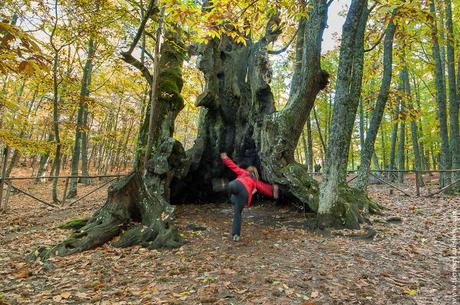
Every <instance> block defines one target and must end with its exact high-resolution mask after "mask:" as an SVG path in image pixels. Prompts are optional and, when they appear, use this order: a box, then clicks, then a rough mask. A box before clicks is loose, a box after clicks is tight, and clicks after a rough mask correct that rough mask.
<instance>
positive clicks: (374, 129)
mask: <svg viewBox="0 0 460 305" xmlns="http://www.w3.org/2000/svg"><path fill="white" fill-rule="evenodd" d="M395 14H396V13H393V16H395ZM393 16H392V17H393ZM395 32H396V25H395V24H394V23H393V20H391V21H390V23H389V24H388V28H387V30H386V33H385V38H384V43H383V76H382V83H381V85H380V90H379V95H378V97H377V102H376V105H375V107H374V111H373V112H372V117H371V122H370V124H369V129H368V130H367V135H366V140H365V142H364V144H363V146H362V150H361V165H360V167H359V171H358V180H357V184H356V186H357V187H358V188H359V189H361V190H363V191H365V190H366V188H367V185H368V181H369V173H370V162H371V156H372V155H373V154H374V153H375V141H376V140H377V134H378V131H379V128H380V125H381V122H382V118H383V114H384V112H385V106H386V103H387V101H388V95H389V92H390V85H391V78H392V70H393V69H392V65H393V38H394V35H395ZM362 133H363V134H364V131H362ZM363 136H364V135H363Z"/></svg>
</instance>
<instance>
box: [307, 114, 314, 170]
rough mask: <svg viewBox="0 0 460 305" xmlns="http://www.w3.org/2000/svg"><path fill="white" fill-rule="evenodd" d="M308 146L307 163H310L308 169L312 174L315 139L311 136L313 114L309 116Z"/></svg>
mask: <svg viewBox="0 0 460 305" xmlns="http://www.w3.org/2000/svg"><path fill="white" fill-rule="evenodd" d="M307 145H308V155H307V156H308V158H307V163H308V169H309V171H310V172H313V171H314V168H313V160H314V158H313V157H314V156H313V137H312V134H311V112H310V114H309V115H308V119H307Z"/></svg>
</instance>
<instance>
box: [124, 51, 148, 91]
mask: <svg viewBox="0 0 460 305" xmlns="http://www.w3.org/2000/svg"><path fill="white" fill-rule="evenodd" d="M121 56H122V57H123V60H124V61H125V62H126V63H128V64H130V65H132V66H134V67H136V68H137V69H139V71H141V72H142V75H143V76H144V78H145V79H146V80H147V82H148V83H149V84H150V83H151V82H152V74H151V73H150V71H149V69H147V67H146V66H145V65H143V64H142V63H141V62H140V61H139V60H137V59H136V58H134V56H132V55H131V54H129V53H127V52H122V53H121Z"/></svg>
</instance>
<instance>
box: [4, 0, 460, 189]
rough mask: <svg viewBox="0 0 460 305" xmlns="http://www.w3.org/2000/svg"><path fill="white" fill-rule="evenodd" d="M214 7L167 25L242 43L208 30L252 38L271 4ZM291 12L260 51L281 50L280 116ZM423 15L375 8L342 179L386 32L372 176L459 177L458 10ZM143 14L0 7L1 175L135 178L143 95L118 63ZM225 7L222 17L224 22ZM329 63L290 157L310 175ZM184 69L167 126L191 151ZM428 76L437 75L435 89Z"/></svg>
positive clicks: (325, 110) (331, 55)
mask: <svg viewBox="0 0 460 305" xmlns="http://www.w3.org/2000/svg"><path fill="white" fill-rule="evenodd" d="M221 2H222V3H220V2H219V4H218V5H216V7H217V8H216V9H215V10H214V11H213V12H209V13H203V12H201V11H200V3H199V2H196V3H194V2H193V1H164V4H163V5H164V8H165V10H166V11H165V22H166V26H170V25H169V24H174V23H177V22H181V23H183V27H184V28H185V29H186V31H187V35H186V36H187V40H188V43H189V44H190V45H192V44H196V43H202V42H205V41H206V40H208V39H212V38H215V37H219V36H220V35H222V34H227V35H228V34H230V36H231V37H235V38H237V39H240V40H241V43H244V38H242V37H241V36H238V34H237V33H235V32H230V33H228V31H227V30H226V29H224V28H222V27H218V26H217V25H218V24H219V23H222V22H223V19H224V18H226V17H227V16H226V15H225V14H227V15H229V16H230V15H233V16H234V15H244V16H247V17H246V18H248V20H250V21H251V24H250V25H249V27H250V29H248V31H249V30H251V31H254V32H255V33H257V32H258V31H259V32H260V31H261V28H263V27H264V19H266V15H265V12H267V11H268V10H269V8H270V7H271V6H270V5H271V3H270V1H254V3H252V2H249V1H248V3H246V2H245V1H221ZM288 2H289V3H279V4H278V5H280V7H282V11H283V28H282V29H283V32H282V37H281V39H280V40H279V41H277V42H276V43H274V44H271V45H270V46H269V48H270V49H273V50H277V49H281V48H282V49H283V50H282V51H284V52H283V53H281V52H277V53H278V54H273V55H271V56H272V57H273V58H271V61H272V62H273V65H272V69H273V79H272V82H271V86H272V88H273V94H274V98H275V103H276V107H277V108H278V109H282V108H283V107H284V105H286V103H287V99H288V92H289V90H290V80H291V77H292V73H293V71H294V68H293V66H294V61H295V43H294V42H292V40H293V39H295V33H296V28H295V26H296V22H297V20H298V18H300V16H299V15H301V12H300V11H298V12H296V6H297V5H298V4H297V3H296V2H295V1H293V2H290V1H288ZM429 4H430V3H429V2H425V1H422V2H420V1H409V2H407V3H405V4H401V3H398V1H389V2H383V3H378V4H375V8H374V9H373V11H372V12H371V14H370V17H369V21H368V26H367V29H366V34H365V48H366V52H365V57H364V73H363V75H364V77H363V82H362V92H361V97H360V102H359V111H358V116H357V118H356V124H355V127H354V131H353V136H352V142H351V145H350V152H349V162H348V169H349V170H355V169H357V167H358V165H359V164H360V159H361V154H360V151H361V148H362V147H364V141H365V135H366V133H367V132H368V128H369V125H370V124H373V122H371V116H372V113H373V111H374V109H375V107H376V101H377V96H378V92H379V87H380V83H381V82H382V75H383V73H384V69H385V68H386V67H384V65H383V52H384V45H383V37H384V35H385V33H386V31H387V25H388V23H389V22H390V21H393V22H394V23H395V24H396V25H397V28H398V30H397V31H396V34H395V37H394V46H393V48H394V56H393V57H394V59H393V64H392V66H391V69H392V70H393V75H394V77H393V78H392V81H391V84H390V88H389V93H388V102H387V103H386V107H385V111H384V114H383V118H382V121H381V124H380V128H379V130H378V135H377V136H376V139H375V154H373V156H372V160H373V162H372V165H371V166H372V168H373V169H396V168H398V169H415V168H416V166H417V162H419V163H420V164H419V166H420V168H421V169H438V168H442V169H450V168H458V167H459V161H458V159H459V157H458V150H457V151H456V150H455V145H458V144H456V142H455V139H454V138H455V136H452V134H453V132H454V133H455V129H453V128H454V127H455V126H454V125H455V121H456V122H457V125H458V114H457V112H458V103H456V101H455V99H456V97H455V96H456V94H455V91H456V90H458V87H455V86H456V85H455V84H456V77H457V78H458V74H457V75H456V74H455V69H456V68H457V70H458V67H456V65H458V54H459V52H457V53H454V49H455V47H456V46H457V45H458V43H459V37H458V35H456V33H458V27H459V24H458V21H459V20H460V18H459V16H458V11H459V10H458V9H456V5H457V6H458V4H457V3H456V2H455V1H453V3H452V5H453V9H452V10H450V11H449V10H447V8H448V6H449V5H450V3H448V2H445V1H439V3H434V4H435V8H434V9H435V12H432V13H430V7H429ZM145 6H146V3H142V1H141V2H136V1H95V2H93V1H57V2H52V1H4V2H3V3H2V4H1V7H0V9H1V11H0V13H1V18H2V23H1V24H0V26H1V30H2V33H3V34H2V40H1V42H2V45H1V53H0V56H1V61H0V72H1V75H2V76H1V99H0V107H1V108H0V111H1V121H0V129H1V130H0V137H1V145H2V147H3V148H5V147H6V148H7V149H8V150H9V154H8V156H9V159H8V162H7V170H6V176H9V175H11V173H12V171H13V170H14V169H15V168H18V167H27V168H30V169H32V173H31V174H32V175H34V176H37V177H40V176H43V175H45V173H47V174H49V175H59V174H60V173H62V172H71V173H72V174H73V175H77V174H79V173H81V174H82V175H87V174H88V173H90V172H91V173H99V174H106V173H109V172H112V173H114V172H120V171H126V170H127V169H129V168H131V167H132V162H133V159H134V155H135V154H136V147H137V135H138V132H139V126H140V122H141V121H142V118H143V115H144V113H145V109H146V103H147V101H148V98H147V97H148V86H147V85H146V83H145V81H144V80H143V79H142V78H141V77H139V75H138V72H137V71H136V70H135V69H133V67H132V66H130V65H127V64H126V63H125V62H124V61H123V60H122V59H121V55H120V53H121V52H122V51H123V50H125V49H126V48H127V47H128V46H129V44H130V40H131V39H132V37H133V35H134V34H135V32H136V29H137V26H138V23H139V20H140V19H141V16H142V14H144V13H145V12H144V10H145V9H146V8H145ZM398 6H401V7H399V8H398V13H397V14H394V16H392V15H391V14H392V12H393V11H394V10H395V8H396V7H398ZM224 7H226V8H228V11H225V12H224V11H221V9H220V8H224ZM344 13H346V12H344ZM434 14H435V15H434ZM333 18H334V17H333V16H332V17H330V19H333ZM432 18H434V20H435V24H436V28H435V29H433V28H432V24H431V22H432V21H433V19H432ZM452 21H453V22H452ZM235 23H236V24H235V27H239V26H240V24H238V20H236V21H235ZM148 26H149V28H148V29H147V30H146V33H145V35H151V36H154V35H155V31H156V27H157V25H156V24H154V23H152V24H149V25H148ZM246 26H247V25H246ZM433 31H435V32H434V34H433ZM453 34H455V35H453ZM256 35H257V34H256ZM433 35H435V36H434V37H435V38H436V41H437V43H438V50H437V51H436V48H434V47H433V44H434V40H433ZM143 39H144V40H143V41H144V43H143V44H142V45H141V46H140V47H139V48H138V49H137V50H136V52H138V53H139V54H138V55H139V56H140V57H141V61H143V62H145V64H146V66H152V65H153V63H152V62H153V56H154V55H153V54H152V53H154V51H153V50H154V46H153V45H148V43H145V41H146V40H145V38H143ZM148 41H149V40H147V42H148ZM237 41H238V40H237ZM150 43H152V42H150ZM284 46H286V47H284ZM338 52H339V49H338V48H335V49H332V50H328V51H327V52H324V53H323V54H322V67H323V69H325V70H326V71H327V72H328V73H330V75H331V76H330V84H329V86H328V87H327V89H326V90H324V91H322V92H321V93H320V94H319V95H318V97H317V100H316V102H315V107H314V108H313V111H312V113H311V114H310V117H309V119H308V120H307V123H306V125H305V128H304V131H303V133H302V137H301V141H299V143H298V145H297V149H296V152H295V157H296V159H297V160H298V161H299V162H301V163H305V164H306V165H308V167H309V169H310V171H313V165H314V164H317V163H318V164H323V163H324V159H325V151H326V145H327V143H328V138H329V137H330V132H331V126H332V124H331V119H332V112H333V111H332V108H333V103H334V90H335V79H336V73H337V68H338ZM273 53H275V52H273ZM454 54H456V55H457V56H456V55H454ZM455 56H456V57H455ZM438 61H439V62H438ZM183 69H184V70H183V74H184V75H183V79H184V81H185V83H184V87H183V89H182V92H181V94H182V96H183V98H184V101H185V107H184V109H183V110H182V111H181V113H180V114H179V116H178V119H177V120H176V128H175V133H174V137H175V138H176V139H178V140H179V141H181V142H182V143H183V145H184V147H185V148H190V147H191V146H192V144H193V142H194V139H195V137H196V134H197V120H198V112H199V107H196V106H195V101H196V99H197V97H198V96H199V94H200V93H201V92H202V90H203V88H204V80H203V76H202V74H201V72H200V71H199V70H198V69H197V68H196V57H195V56H190V57H187V59H186V62H185V64H184V67H183ZM438 69H439V71H438ZM436 73H438V74H440V75H439V78H440V81H439V84H438V83H436V80H437V79H436V78H435V75H436ZM406 74H407V75H406ZM439 86H441V88H439ZM437 98H438V99H439V101H438V103H436V101H437ZM443 107H444V109H443ZM440 110H441V111H440ZM374 124H375V123H374ZM457 133H458V131H457ZM457 143H458V140H457ZM414 145H416V146H418V147H415V146H414ZM443 151H445V152H444V154H446V155H447V154H449V155H450V156H451V157H448V156H447V157H446V161H442V158H441V156H442V155H443ZM2 164H3V163H2ZM74 187H75V186H74Z"/></svg>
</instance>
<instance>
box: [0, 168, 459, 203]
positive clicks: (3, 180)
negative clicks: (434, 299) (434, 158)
mask: <svg viewBox="0 0 460 305" xmlns="http://www.w3.org/2000/svg"><path fill="white" fill-rule="evenodd" d="M357 172H358V171H357V170H351V171H347V174H354V173H357ZM454 172H460V169H449V170H419V171H417V170H371V171H370V176H369V177H373V178H375V179H376V180H377V181H379V182H380V183H383V184H386V185H388V186H389V187H390V188H392V189H395V190H398V191H399V192H401V193H403V194H404V195H405V196H408V197H410V196H411V195H410V194H409V193H407V192H406V191H404V190H403V189H401V188H400V187H398V186H397V185H395V184H393V183H391V182H390V181H387V180H385V179H384V178H385V176H386V177H388V176H389V175H388V174H390V173H403V174H410V173H412V174H415V176H416V177H415V188H416V196H417V197H419V196H420V189H421V185H420V183H419V182H420V180H421V179H420V175H422V176H423V174H433V173H454ZM3 174H4V173H3ZM308 174H310V175H315V176H322V172H309V173H308ZM379 174H380V175H379ZM382 174H387V175H382ZM124 176H126V174H114V175H96V176H90V175H87V176H75V175H69V176H42V177H6V178H2V177H1V176H0V208H2V209H3V208H4V207H6V206H7V203H8V200H9V196H10V192H11V189H13V190H15V191H17V192H19V193H22V194H24V195H26V196H28V197H30V198H32V199H34V200H36V201H38V202H40V203H42V204H44V205H47V206H49V207H52V208H59V205H57V204H56V203H55V202H53V203H51V202H47V201H46V200H43V199H40V198H38V197H37V196H35V195H33V194H31V193H29V192H27V191H25V190H23V189H20V188H19V187H17V186H14V185H13V181H15V180H37V179H40V180H42V179H65V183H64V193H63V195H62V200H61V201H60V206H64V204H65V202H66V199H68V198H67V190H68V186H69V181H70V179H101V178H113V179H110V180H108V181H106V182H104V183H103V184H102V185H99V186H97V187H96V188H94V189H92V190H90V191H89V192H87V193H86V194H84V195H82V196H81V197H79V198H76V199H74V200H73V201H72V202H70V203H69V204H68V206H72V205H74V204H75V203H77V202H79V201H81V200H82V199H84V198H86V197H88V196H89V195H91V194H93V193H94V192H96V191H97V190H99V189H101V188H103V187H104V186H106V185H108V184H109V183H112V182H114V181H116V180H118V179H120V177H124ZM357 177H358V176H357V175H356V176H354V177H352V178H351V179H349V180H347V183H350V182H352V181H353V180H355V179H356V178H357ZM393 178H395V177H393ZM459 182H460V179H459V180H456V181H453V182H451V183H449V184H448V185H446V186H444V187H442V188H441V189H439V190H438V191H436V192H434V193H431V192H429V194H428V195H426V196H425V197H433V196H435V195H437V194H440V193H443V192H445V191H447V190H449V189H451V188H452V187H453V186H454V185H456V184H458V183H459ZM5 184H6V185H7V186H8V188H7V193H6V196H5V198H3V187H4V185H5Z"/></svg>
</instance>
